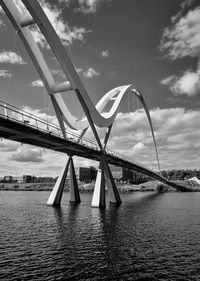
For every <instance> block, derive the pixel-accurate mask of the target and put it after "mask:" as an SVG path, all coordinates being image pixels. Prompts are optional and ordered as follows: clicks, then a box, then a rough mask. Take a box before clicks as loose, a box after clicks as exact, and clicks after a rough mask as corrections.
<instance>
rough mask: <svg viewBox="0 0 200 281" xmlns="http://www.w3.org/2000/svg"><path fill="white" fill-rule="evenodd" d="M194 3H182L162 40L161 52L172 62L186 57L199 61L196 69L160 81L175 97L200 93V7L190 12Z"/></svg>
mask: <svg viewBox="0 0 200 281" xmlns="http://www.w3.org/2000/svg"><path fill="white" fill-rule="evenodd" d="M192 2H194V1H193V0H191V1H185V2H183V3H182V5H181V10H180V11H179V13H178V14H177V15H175V16H174V17H172V24H171V26H170V27H166V28H165V30H164V32H163V34H162V39H161V45H160V50H161V51H162V52H165V54H166V55H167V56H168V58H170V59H171V60H176V59H181V58H184V57H195V58H197V60H198V63H197V66H196V69H194V68H189V69H187V70H185V71H182V72H181V73H179V74H176V75H171V76H169V77H167V78H164V79H162V80H161V81H160V83H161V84H163V85H168V86H169V88H170V90H171V92H172V93H173V94H175V95H182V94H185V95H188V96H194V95H196V94H197V93H198V92H199V91H200V7H199V6H198V7H196V8H195V9H193V10H188V7H189V6H190V5H191V3H192Z"/></svg>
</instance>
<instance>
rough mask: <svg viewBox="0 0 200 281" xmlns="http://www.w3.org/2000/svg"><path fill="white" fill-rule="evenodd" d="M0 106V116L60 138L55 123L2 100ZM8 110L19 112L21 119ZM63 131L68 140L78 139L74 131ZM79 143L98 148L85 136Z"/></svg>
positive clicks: (58, 128) (60, 133)
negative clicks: (0, 110)
mask: <svg viewBox="0 0 200 281" xmlns="http://www.w3.org/2000/svg"><path fill="white" fill-rule="evenodd" d="M0 108H3V109H4V113H1V112H0V116H3V117H4V118H9V119H12V120H15V121H17V122H20V123H23V124H24V125H26V126H30V127H34V128H37V129H40V130H42V131H45V132H47V133H51V134H53V135H56V136H58V137H60V138H63V136H62V131H61V129H60V127H59V126H57V125H56V124H53V123H51V122H47V121H46V120H44V119H42V118H40V117H38V116H36V115H34V114H32V113H29V112H27V111H24V110H22V109H19V108H17V107H15V106H12V105H10V104H8V103H5V102H2V101H0ZM10 112H12V113H14V114H19V115H20V116H21V118H22V120H20V119H19V118H17V117H16V116H14V114H12V113H11V114H9V113H10ZM24 117H25V118H27V119H28V120H26V119H24ZM30 120H33V121H35V124H36V125H34V124H30ZM40 123H41V124H42V125H43V128H41V126H39V124H40ZM44 126H45V127H46V129H45V128H44ZM51 128H52V129H54V130H56V131H57V133H56V132H54V131H50V129H51ZM65 132H66V134H67V135H68V136H69V137H67V139H68V140H70V141H73V142H74V141H75V140H78V139H79V135H78V134H75V133H73V132H71V131H68V130H65ZM81 144H83V145H87V146H88V147H93V148H94V149H96V150H98V146H97V145H96V143H95V142H93V141H91V140H89V139H87V138H82V139H81ZM88 144H89V145H88Z"/></svg>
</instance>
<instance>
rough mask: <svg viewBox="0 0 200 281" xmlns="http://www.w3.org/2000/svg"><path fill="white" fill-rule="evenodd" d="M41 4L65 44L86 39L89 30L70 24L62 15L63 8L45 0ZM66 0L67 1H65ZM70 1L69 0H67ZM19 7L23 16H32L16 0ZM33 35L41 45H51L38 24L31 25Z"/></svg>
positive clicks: (47, 46) (16, 0)
mask: <svg viewBox="0 0 200 281" xmlns="http://www.w3.org/2000/svg"><path fill="white" fill-rule="evenodd" d="M39 2H40V5H41V6H42V8H43V10H44V12H45V14H46V16H47V17H48V19H49V21H50V22H51V24H52V26H53V27H54V29H55V30H56V32H57V34H58V36H59V38H60V40H61V41H62V43H63V45H65V46H69V45H72V44H73V43H74V41H81V42H83V41H84V40H85V36H86V34H87V33H88V32H90V31H89V30H86V29H85V28H84V27H77V26H72V27H71V26H70V25H69V24H68V23H67V22H66V21H65V20H64V19H63V17H62V10H61V9H58V8H56V6H53V5H51V4H50V3H47V2H45V1H43V0H40V1H39ZM65 2H66V1H65ZM67 2H68V1H67ZM15 3H16V5H17V8H18V10H19V12H20V13H21V14H22V15H23V17H29V18H30V17H31V16H30V14H29V12H28V11H27V9H26V8H25V6H24V5H23V4H22V3H21V2H20V1H19V0H15ZM30 29H31V32H32V35H33V37H34V39H35V41H36V42H37V43H38V44H40V46H41V47H45V48H49V45H48V44H47V42H46V39H45V38H44V36H43V35H42V33H41V31H40V30H39V28H37V27H36V26H31V27H30Z"/></svg>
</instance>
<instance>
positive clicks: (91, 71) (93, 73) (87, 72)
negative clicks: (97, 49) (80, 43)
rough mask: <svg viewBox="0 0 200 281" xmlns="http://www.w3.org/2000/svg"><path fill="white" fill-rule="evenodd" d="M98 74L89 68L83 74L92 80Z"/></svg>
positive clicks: (98, 73)
mask: <svg viewBox="0 0 200 281" xmlns="http://www.w3.org/2000/svg"><path fill="white" fill-rule="evenodd" d="M99 75H100V72H98V71H96V70H95V69H94V68H92V67H90V68H88V70H87V71H85V72H84V76H85V77H86V78H92V77H94V76H99Z"/></svg>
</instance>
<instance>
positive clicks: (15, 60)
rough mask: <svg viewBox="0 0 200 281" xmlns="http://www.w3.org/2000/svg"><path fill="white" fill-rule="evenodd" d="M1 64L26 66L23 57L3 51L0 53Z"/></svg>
mask: <svg viewBox="0 0 200 281" xmlns="http://www.w3.org/2000/svg"><path fill="white" fill-rule="evenodd" d="M0 63H11V64H21V65H22V64H26V63H25V62H24V61H23V59H22V57H21V56H19V55H17V54H16V53H15V52H11V51H3V52H1V53H0Z"/></svg>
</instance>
